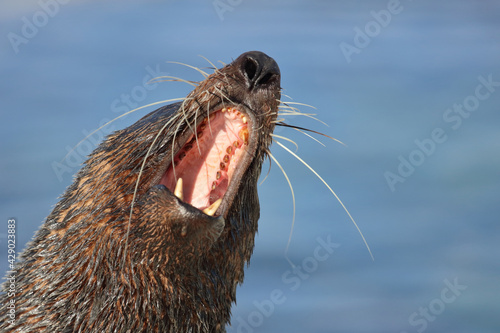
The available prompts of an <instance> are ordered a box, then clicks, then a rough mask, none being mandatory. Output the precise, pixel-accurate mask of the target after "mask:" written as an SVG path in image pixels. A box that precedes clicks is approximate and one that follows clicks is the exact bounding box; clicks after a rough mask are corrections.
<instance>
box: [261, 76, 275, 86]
mask: <svg viewBox="0 0 500 333" xmlns="http://www.w3.org/2000/svg"><path fill="white" fill-rule="evenodd" d="M275 78H276V75H275V74H274V73H267V74H266V75H264V77H262V78H261V79H260V80H259V81H258V82H257V84H258V85H265V84H268V83H271V82H272V81H273V80H274V79H275Z"/></svg>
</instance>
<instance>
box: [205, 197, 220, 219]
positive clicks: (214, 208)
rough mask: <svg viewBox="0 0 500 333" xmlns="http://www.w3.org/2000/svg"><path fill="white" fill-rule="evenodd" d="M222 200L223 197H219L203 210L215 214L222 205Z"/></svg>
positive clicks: (208, 213) (211, 214)
mask: <svg viewBox="0 0 500 333" xmlns="http://www.w3.org/2000/svg"><path fill="white" fill-rule="evenodd" d="M221 202H222V199H217V201H215V202H214V203H213V204H211V205H210V207H207V208H205V209H204V210H203V213H205V214H207V215H210V216H214V214H215V212H216V211H217V209H218V208H219V206H220V203H221Z"/></svg>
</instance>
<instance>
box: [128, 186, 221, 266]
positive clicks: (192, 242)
mask: <svg viewBox="0 0 500 333" xmlns="http://www.w3.org/2000/svg"><path fill="white" fill-rule="evenodd" d="M134 216H135V218H134V219H133V221H132V224H131V226H130V238H132V239H134V240H135V241H134V243H135V244H136V245H138V243H141V244H142V246H141V247H145V248H147V249H148V250H149V251H148V252H149V253H150V254H151V250H152V251H153V252H157V251H159V252H161V253H162V254H165V252H167V255H168V257H169V258H170V259H173V258H174V257H182V256H184V254H185V255H186V256H190V255H193V256H198V255H199V254H200V253H202V252H205V251H206V250H208V249H210V247H211V246H212V245H213V243H214V242H215V241H216V240H217V239H218V238H219V236H220V234H221V233H222V230H223V229H224V224H225V222H224V218H223V217H222V216H219V217H213V216H209V215H206V214H205V213H203V212H202V211H200V210H199V209H197V208H195V207H193V206H191V205H189V204H187V203H185V202H183V201H181V200H180V199H179V198H177V197H176V196H175V195H174V194H173V193H172V192H171V191H170V190H169V189H168V188H167V187H166V186H164V185H156V186H153V187H152V188H150V189H149V190H148V191H147V192H146V193H145V194H144V196H143V197H142V198H141V199H140V201H139V202H138V204H137V214H134Z"/></svg>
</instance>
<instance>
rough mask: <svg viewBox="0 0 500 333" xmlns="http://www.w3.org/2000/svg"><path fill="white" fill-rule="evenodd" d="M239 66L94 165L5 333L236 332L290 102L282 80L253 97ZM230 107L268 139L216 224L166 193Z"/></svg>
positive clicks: (67, 197)
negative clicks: (201, 126) (279, 128)
mask: <svg viewBox="0 0 500 333" xmlns="http://www.w3.org/2000/svg"><path fill="white" fill-rule="evenodd" d="M240 58H241V57H240ZM240 58H238V59H240ZM238 59H237V60H236V61H234V62H233V63H232V64H230V65H228V66H226V67H224V68H222V69H220V70H216V71H215V73H214V74H212V75H211V76H209V77H208V78H207V79H205V80H204V81H202V82H201V83H200V84H199V85H198V87H197V88H196V89H195V90H194V91H193V92H192V93H191V94H189V95H188V96H187V97H186V99H185V100H184V101H183V102H180V103H176V104H171V105H169V106H165V107H162V108H160V109H158V110H156V111H154V112H152V113H150V114H148V115H147V116H145V117H144V118H142V119H141V120H139V121H138V122H137V123H135V124H134V125H132V126H130V127H128V128H126V129H124V130H121V131H117V132H115V133H114V134H112V135H110V136H109V137H108V138H107V139H106V140H105V141H104V142H103V143H102V144H101V145H100V146H99V147H98V148H97V149H96V150H95V151H94V152H93V153H92V154H91V155H90V156H89V158H88V160H87V161H86V163H85V165H84V167H83V168H82V169H81V170H80V171H79V172H78V174H77V175H76V178H75V181H74V183H73V184H72V185H71V186H70V187H69V188H68V189H67V190H66V192H65V193H64V195H63V196H62V198H61V200H60V201H59V203H58V204H57V205H56V206H55V208H54V210H53V211H52V213H51V214H50V215H49V216H48V217H47V220H46V221H45V223H44V224H43V225H42V227H41V229H40V230H39V231H38V232H37V233H36V235H35V238H34V240H33V241H32V242H31V243H30V244H29V245H28V247H27V249H26V250H25V251H24V252H23V255H22V260H21V262H20V263H19V264H17V267H16V270H17V272H18V273H17V277H16V286H17V288H18V290H17V294H16V319H15V322H14V325H11V326H9V324H8V318H7V317H6V314H7V309H6V305H5V304H3V303H4V302H5V301H6V300H8V299H7V297H6V294H3V295H1V296H0V301H1V302H2V304H3V305H2V307H1V308H0V331H5V330H6V329H8V330H9V331H10V332H224V331H225V325H226V324H227V323H228V322H229V320H230V311H231V305H232V303H234V302H235V299H236V287H237V285H238V284H239V283H241V282H242V281H243V275H244V266H245V264H246V263H247V262H248V261H249V259H250V256H251V254H252V251H253V247H254V237H255V233H256V231H257V221H258V219H259V201H258V195H257V188H256V185H257V179H258V177H259V175H260V170H261V165H262V162H263V160H264V157H265V152H266V151H267V149H268V147H269V145H270V143H271V136H270V134H271V132H272V130H273V128H274V125H275V122H276V116H277V108H278V103H279V99H280V87H279V78H278V80H276V81H274V82H271V84H270V85H269V86H267V87H266V88H265V89H260V90H259V89H257V87H250V86H249V84H248V80H247V79H246V78H245V73H242V71H241V63H239V62H238ZM245 80H247V81H245ZM226 104H228V105H240V106H241V107H242V108H243V107H244V108H246V109H247V110H251V111H252V112H253V114H254V116H255V117H254V118H255V119H254V120H255V121H254V127H255V128H254V131H255V135H258V140H257V141H256V146H255V147H254V149H253V151H250V153H252V154H253V155H254V156H253V159H252V160H251V163H250V164H249V165H248V167H247V169H246V171H245V174H244V176H243V177H242V178H241V179H242V181H241V183H240V186H239V189H238V191H237V193H236V194H235V196H234V197H233V198H231V200H228V201H225V202H224V204H223V205H225V206H221V207H222V210H223V211H224V214H223V216H221V217H218V218H216V217H212V218H211V217H207V216H206V215H204V214H202V213H201V212H200V211H198V210H196V209H194V208H192V207H191V206H189V205H186V204H184V203H182V202H181V201H179V200H178V199H177V198H176V197H174V196H173V195H172V193H171V192H170V191H169V190H168V189H166V188H165V187H164V186H157V184H158V183H159V181H160V178H161V176H162V174H163V173H164V172H165V170H166V168H167V166H168V163H169V159H171V156H173V152H175V151H176V150H177V149H178V147H180V146H181V145H182V144H183V142H182V140H186V137H187V136H188V135H190V133H191V132H190V131H192V128H195V127H196V125H195V124H197V123H199V121H200V120H201V119H202V117H204V116H206V115H207V112H210V111H212V110H213V109H214V108H217V107H222V106H223V105H226ZM155 138H158V139H157V140H155ZM148 152H150V153H149V154H148ZM143 164H144V167H141V166H142V165H143ZM139 175H140V177H139ZM134 197H135V201H134V202H133V198H134ZM172 207H175V208H172ZM131 209H132V210H131ZM183 228H184V229H186V228H187V236H186V237H182V236H181V235H180V234H181V230H183ZM5 288H6V286H4V290H5Z"/></svg>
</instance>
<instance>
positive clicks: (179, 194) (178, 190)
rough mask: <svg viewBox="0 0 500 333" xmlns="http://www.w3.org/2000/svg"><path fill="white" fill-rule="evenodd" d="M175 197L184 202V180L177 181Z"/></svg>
mask: <svg viewBox="0 0 500 333" xmlns="http://www.w3.org/2000/svg"><path fill="white" fill-rule="evenodd" d="M174 195H175V196H176V197H177V198H179V199H180V200H184V193H183V191H182V178H179V179H177V184H175V190H174Z"/></svg>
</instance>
